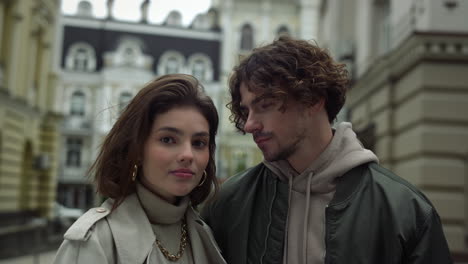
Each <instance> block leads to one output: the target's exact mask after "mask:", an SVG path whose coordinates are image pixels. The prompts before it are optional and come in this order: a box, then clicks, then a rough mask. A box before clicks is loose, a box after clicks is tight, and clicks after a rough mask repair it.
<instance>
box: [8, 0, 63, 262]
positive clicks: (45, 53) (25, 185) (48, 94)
mask: <svg viewBox="0 0 468 264" xmlns="http://www.w3.org/2000/svg"><path fill="white" fill-rule="evenodd" d="M59 6H60V1H59V0H36V1H30V0H14V1H12V0H10V1H8V0H0V242H2V243H1V245H2V246H1V250H0V255H1V253H3V252H4V251H5V250H6V248H7V247H4V245H5V244H6V243H3V242H5V240H4V238H5V237H7V236H10V237H11V236H12V234H11V233H15V232H22V231H23V230H26V229H28V226H29V227H30V226H31V224H30V223H31V221H30V220H31V219H32V218H33V217H39V218H41V217H42V218H49V217H50V216H51V208H52V205H53V201H54V200H55V186H56V171H57V169H56V159H57V157H56V153H57V124H58V121H59V116H58V115H56V114H55V113H54V111H53V99H54V87H55V85H54V79H55V76H54V74H53V73H52V69H51V65H52V54H53V51H52V47H53V43H54V32H55V28H56V26H55V25H56V17H57V14H58V11H59ZM36 222H37V221H36Z"/></svg>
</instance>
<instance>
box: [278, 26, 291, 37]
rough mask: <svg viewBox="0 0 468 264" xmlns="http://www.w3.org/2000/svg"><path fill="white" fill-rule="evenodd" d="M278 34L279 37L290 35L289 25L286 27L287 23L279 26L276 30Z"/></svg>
mask: <svg viewBox="0 0 468 264" xmlns="http://www.w3.org/2000/svg"><path fill="white" fill-rule="evenodd" d="M276 35H277V36H278V37H281V36H289V35H290V34H289V29H288V27H286V26H285V25H282V26H280V27H279V28H278V31H277V32H276Z"/></svg>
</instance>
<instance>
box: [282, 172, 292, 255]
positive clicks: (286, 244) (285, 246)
mask: <svg viewBox="0 0 468 264" xmlns="http://www.w3.org/2000/svg"><path fill="white" fill-rule="evenodd" d="M288 178H289V194H288V216H287V217H286V232H285V233H286V234H285V237H284V244H285V245H284V256H283V260H284V261H283V262H284V263H286V262H287V259H288V252H289V249H288V230H289V210H290V208H291V196H292V185H293V176H292V175H289V177H288Z"/></svg>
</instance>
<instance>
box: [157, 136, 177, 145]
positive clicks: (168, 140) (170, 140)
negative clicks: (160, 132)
mask: <svg viewBox="0 0 468 264" xmlns="http://www.w3.org/2000/svg"><path fill="white" fill-rule="evenodd" d="M159 141H161V142H162V143H166V144H172V143H175V140H174V139H173V138H171V137H162V138H161V139H160V140H159Z"/></svg>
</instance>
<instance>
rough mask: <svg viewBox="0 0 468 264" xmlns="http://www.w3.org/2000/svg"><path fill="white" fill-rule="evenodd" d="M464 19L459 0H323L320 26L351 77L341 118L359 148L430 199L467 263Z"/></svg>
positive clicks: (467, 56) (467, 46) (467, 35)
mask: <svg viewBox="0 0 468 264" xmlns="http://www.w3.org/2000/svg"><path fill="white" fill-rule="evenodd" d="M467 17H468V3H467V2H466V1H449V0H446V1H436V0H430V1H395V0H394V1H390V0H379V1H374V0H372V1H371V0H328V1H326V0H323V1H321V9H320V25H321V26H320V29H319V42H320V44H321V45H322V46H325V47H328V48H329V49H330V50H331V51H332V53H333V55H335V57H337V58H339V59H340V60H342V61H343V62H346V63H347V64H348V66H349V69H350V71H351V73H352V76H353V84H352V86H351V88H350V92H349V94H348V100H347V108H348V110H349V115H348V116H349V118H350V121H351V122H352V123H353V126H354V128H355V130H357V131H358V132H359V134H360V136H361V139H362V141H363V143H364V145H367V146H368V147H369V148H371V149H373V150H374V151H375V152H376V153H377V155H378V156H379V158H380V161H381V163H382V165H384V166H385V167H387V168H389V169H391V170H393V171H394V172H395V173H397V174H398V175H400V176H402V177H403V178H405V179H407V180H408V181H410V182H412V183H413V184H415V185H416V186H418V187H419V188H420V189H421V190H422V191H423V192H424V194H425V195H426V196H427V197H428V198H429V199H430V200H431V201H432V202H433V204H434V206H435V207H436V208H437V210H438V212H439V214H440V216H441V219H442V223H443V226H444V231H445V234H446V236H447V239H448V242H449V246H450V249H451V251H452V252H453V254H454V257H455V259H459V260H462V259H463V260H465V261H466V260H468V250H467V248H468V244H467V243H468V174H467V172H468V141H467V140H466V138H467V137H468V115H467V114H466V113H467V112H468V75H467V71H468V28H467V27H466V18H467ZM408 202H409V201H408Z"/></svg>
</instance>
